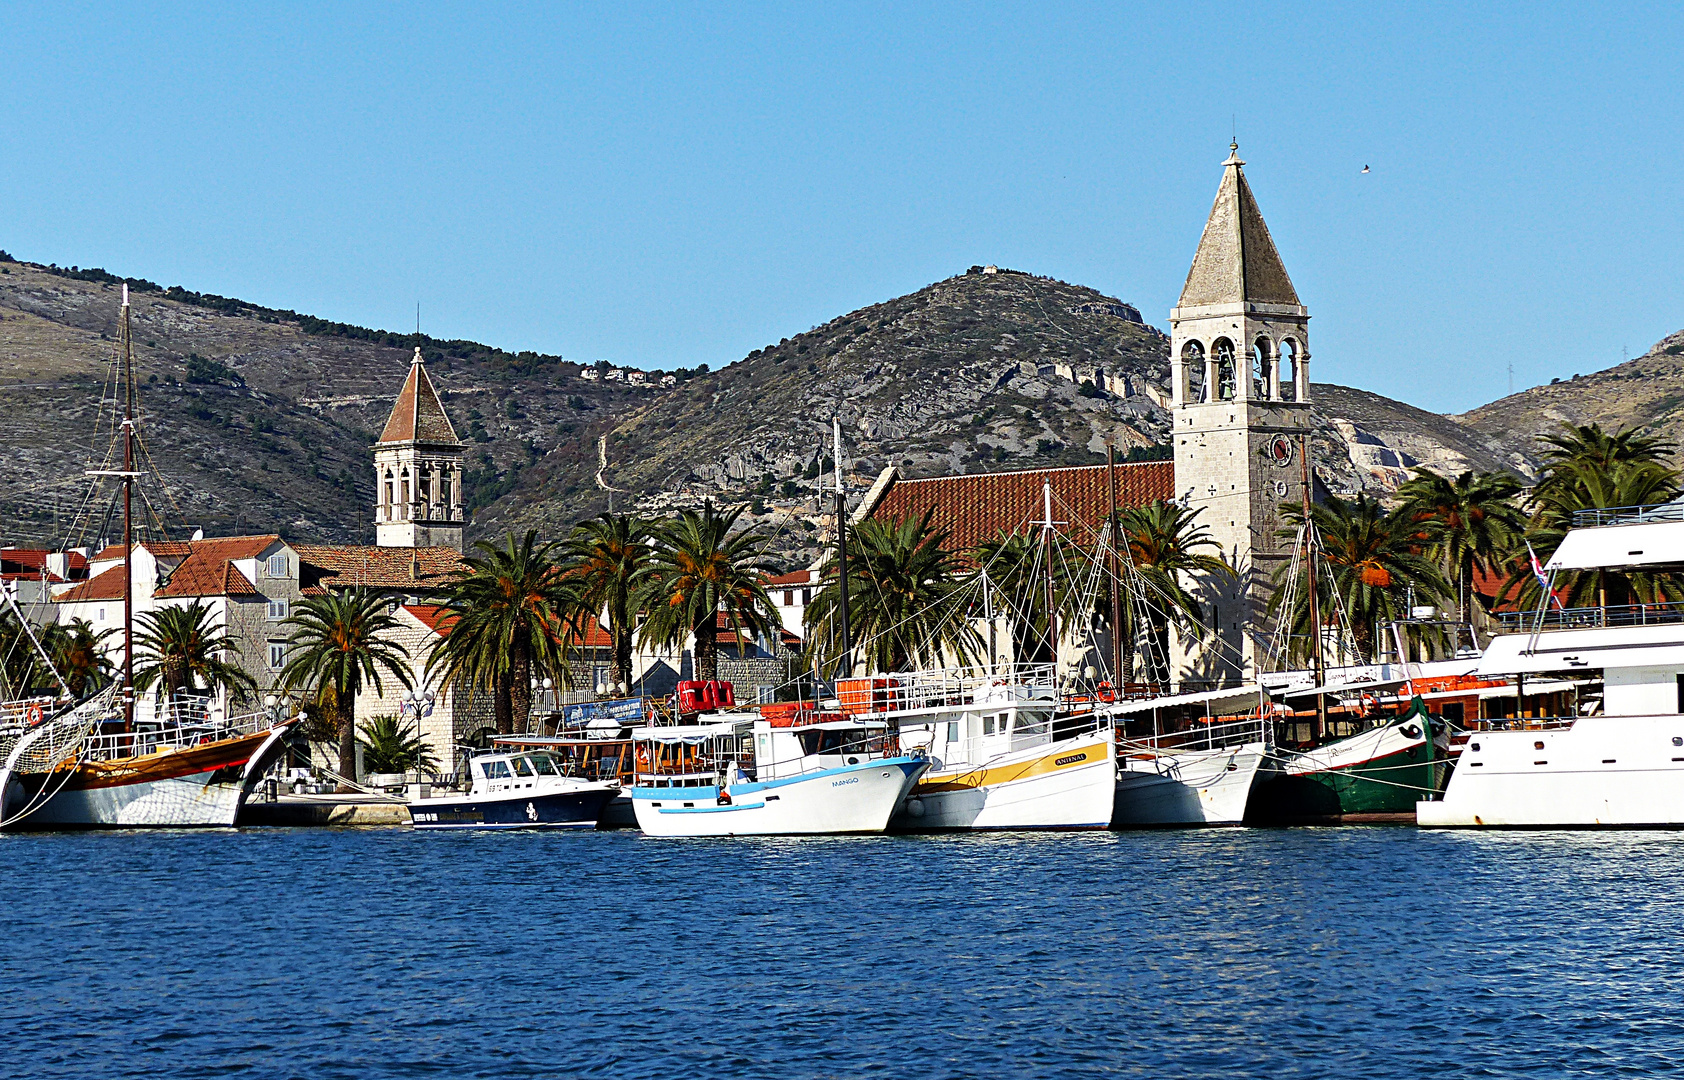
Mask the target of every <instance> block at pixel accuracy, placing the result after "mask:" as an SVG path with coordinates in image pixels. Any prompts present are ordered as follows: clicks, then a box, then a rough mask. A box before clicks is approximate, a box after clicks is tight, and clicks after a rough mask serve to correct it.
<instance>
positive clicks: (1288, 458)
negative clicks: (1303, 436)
mask: <svg viewBox="0 0 1684 1080" xmlns="http://www.w3.org/2000/svg"><path fill="white" fill-rule="evenodd" d="M1257 454H1258V456H1259V457H1261V458H1262V459H1263V460H1264V461H1266V462H1268V463H1269V464H1270V465H1273V466H1274V467H1275V468H1277V469H1284V468H1286V467H1287V466H1288V465H1291V464H1292V462H1293V459H1295V458H1296V457H1297V456H1298V446H1297V444H1296V443H1294V442H1293V440H1292V437H1291V436H1289V435H1276V436H1273V437H1272V438H1270V439H1269V440H1267V441H1266V442H1264V444H1263V445H1262V446H1260V447H1258V448H1257Z"/></svg>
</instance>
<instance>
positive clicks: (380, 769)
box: [357, 716, 438, 773]
mask: <svg viewBox="0 0 1684 1080" xmlns="http://www.w3.org/2000/svg"><path fill="white" fill-rule="evenodd" d="M357 745H358V746H361V747H362V748H363V764H364V765H366V766H367V767H368V771H369V772H371V773H402V772H409V771H410V770H411V769H414V770H416V771H417V772H430V771H432V770H434V769H436V768H438V760H437V759H436V758H434V757H433V751H432V749H431V748H430V747H429V746H428V745H427V741H426V740H425V739H423V738H422V737H421V734H420V731H419V730H418V725H416V724H413V723H407V722H405V721H403V720H400V719H398V718H397V717H395V716H376V717H373V718H372V719H369V720H365V721H363V724H362V731H361V737H360V738H358V739H357Z"/></svg>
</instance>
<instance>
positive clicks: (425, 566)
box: [293, 544, 464, 589]
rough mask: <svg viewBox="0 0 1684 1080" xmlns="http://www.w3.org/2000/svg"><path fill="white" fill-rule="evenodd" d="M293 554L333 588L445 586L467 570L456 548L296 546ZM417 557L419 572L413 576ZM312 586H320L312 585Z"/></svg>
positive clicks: (349, 545) (325, 583) (338, 545)
mask: <svg viewBox="0 0 1684 1080" xmlns="http://www.w3.org/2000/svg"><path fill="white" fill-rule="evenodd" d="M293 550H294V551H296V552H298V557H299V559H300V560H302V561H303V562H304V564H305V565H306V566H309V567H314V568H315V569H316V570H317V571H318V572H320V573H321V575H322V580H321V581H320V582H319V584H323V585H327V586H329V587H331V588H354V587H355V586H358V585H366V586H368V587H369V588H371V589H406V588H414V587H415V586H416V585H430V586H435V587H437V586H441V585H444V584H446V583H447V582H449V581H450V579H451V577H452V575H454V574H455V573H456V571H458V570H460V569H462V568H463V567H464V563H463V561H462V553H461V552H459V551H457V550H456V549H455V548H447V547H427V548H415V549H410V548H396V547H368V546H366V545H362V544H294V545H293ZM412 554H413V555H414V557H415V562H416V563H417V572H416V574H415V575H414V576H411V575H410V557H411V555H412ZM311 584H318V583H317V582H311Z"/></svg>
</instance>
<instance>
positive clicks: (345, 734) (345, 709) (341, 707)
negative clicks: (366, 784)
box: [333, 693, 357, 780]
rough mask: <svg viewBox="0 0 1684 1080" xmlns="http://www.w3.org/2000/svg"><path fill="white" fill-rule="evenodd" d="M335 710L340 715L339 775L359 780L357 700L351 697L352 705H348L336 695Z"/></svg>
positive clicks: (334, 698)
mask: <svg viewBox="0 0 1684 1080" xmlns="http://www.w3.org/2000/svg"><path fill="white" fill-rule="evenodd" d="M333 701H334V704H333V710H334V712H336V713H338V714H339V775H340V776H343V777H344V778H345V779H347V780H356V779H357V725H356V709H355V702H356V698H355V696H354V695H352V696H351V703H350V704H347V703H346V701H345V697H344V696H342V695H340V694H338V693H335V694H334V696H333Z"/></svg>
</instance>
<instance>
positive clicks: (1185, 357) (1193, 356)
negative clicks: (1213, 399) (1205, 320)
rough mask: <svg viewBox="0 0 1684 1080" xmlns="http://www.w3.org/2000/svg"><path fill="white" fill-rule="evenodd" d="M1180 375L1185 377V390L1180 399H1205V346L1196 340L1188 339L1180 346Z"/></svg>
mask: <svg viewBox="0 0 1684 1080" xmlns="http://www.w3.org/2000/svg"><path fill="white" fill-rule="evenodd" d="M1181 367H1182V373H1181V377H1182V378H1184V379H1186V380H1187V382H1186V384H1185V385H1186V388H1187V389H1186V392H1185V393H1184V394H1183V395H1182V397H1181V400H1182V401H1184V402H1185V401H1203V400H1204V399H1205V347H1204V346H1203V345H1201V344H1200V343H1198V342H1197V341H1189V342H1188V343H1187V344H1185V345H1183V346H1182V347H1181Z"/></svg>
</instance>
